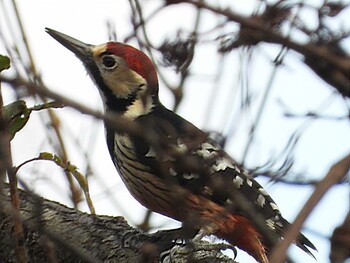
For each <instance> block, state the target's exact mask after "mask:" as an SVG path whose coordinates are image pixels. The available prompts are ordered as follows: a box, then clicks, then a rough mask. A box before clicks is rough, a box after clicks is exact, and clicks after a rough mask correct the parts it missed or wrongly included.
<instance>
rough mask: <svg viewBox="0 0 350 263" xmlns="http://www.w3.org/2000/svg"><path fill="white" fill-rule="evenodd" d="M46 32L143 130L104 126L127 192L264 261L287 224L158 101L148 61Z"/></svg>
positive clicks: (249, 180) (110, 45)
mask: <svg viewBox="0 0 350 263" xmlns="http://www.w3.org/2000/svg"><path fill="white" fill-rule="evenodd" d="M46 32H47V33H48V34H49V35H50V36H51V37H53V38H54V39H55V40H57V41H58V42H59V43H60V44H62V45H63V46H64V47H65V48H67V49H68V50H70V51H71V52H73V53H74V54H75V55H76V56H77V57H78V59H79V60H80V61H81V62H82V63H83V65H84V66H85V68H86V70H87V72H88V74H89V75H90V77H91V78H92V80H93V81H94V82H95V84H96V86H97V88H98V90H99V92H100V95H101V98H102V101H103V105H104V108H105V111H106V112H112V113H115V114H118V115H119V116H121V117H123V118H124V119H125V120H128V121H129V122H131V123H135V124H136V125H138V126H137V127H141V132H139V133H138V134H136V133H135V134H132V133H127V132H122V131H118V129H115V128H113V127H110V126H109V125H108V124H106V125H105V129H106V142H107V146H108V149H109V153H110V156H111V159H112V161H113V163H114V165H115V167H116V170H117V171H118V173H119V175H120V176H121V179H122V181H123V182H124V184H125V185H126V187H127V189H128V190H129V192H130V193H131V195H132V196H133V197H134V198H135V199H136V200H137V201H138V202H139V203H141V204H142V205H143V206H145V207H146V208H148V209H150V210H152V211H154V212H157V213H160V214H162V215H165V216H167V217H170V218H173V219H175V220H178V221H180V222H182V223H183V225H186V224H187V225H188V226H190V227H191V228H193V229H195V230H197V231H198V234H197V237H198V236H205V235H214V236H216V237H218V238H220V239H223V240H225V241H227V242H228V243H230V244H231V245H233V246H236V247H238V248H240V249H242V250H244V251H246V252H247V253H248V254H250V255H251V256H252V257H253V258H254V259H255V260H256V261H257V262H261V263H268V262H269V259H268V257H269V252H271V250H272V248H273V246H274V245H275V244H277V243H278V242H279V241H280V240H281V239H283V232H284V231H285V229H286V228H288V226H289V225H290V223H289V222H288V221H287V220H286V219H285V218H283V216H282V214H281V212H280V210H279V208H278V206H277V204H276V203H275V202H274V201H273V199H272V198H271V197H270V195H269V194H268V193H267V192H266V191H265V190H264V188H263V187H262V186H261V185H260V184H259V183H258V182H257V181H256V180H255V179H254V178H253V177H252V176H251V175H250V174H249V172H247V170H245V169H244V168H243V167H241V166H240V165H239V164H238V162H236V161H235V160H234V159H233V158H231V157H230V156H229V155H228V154H227V153H226V152H225V150H224V149H223V148H222V147H221V146H220V145H219V144H218V143H217V142H216V141H215V140H213V139H212V138H211V137H210V136H209V135H208V133H206V132H204V131H202V130H201V129H199V128H197V127H196V126H195V125H193V124H192V123H190V122H188V121H187V120H185V119H184V118H182V117H181V116H179V115H178V114H176V113H175V112H173V111H171V110H169V109H167V108H166V107H165V106H163V104H162V103H161V101H160V100H159V96H158V91H159V82H158V76H157V72H156V67H155V65H154V64H153V62H152V60H151V59H150V58H149V57H148V56H147V55H146V54H145V53H144V52H142V51H141V50H139V49H137V48H135V47H133V46H131V45H128V44H125V43H121V42H113V41H110V42H107V43H104V44H100V45H91V44H86V43H84V42H82V41H80V40H77V39H75V38H73V37H70V36H68V35H66V34H63V33H61V32H58V31H56V30H53V29H49V28H46ZM142 134H147V135H148V137H147V138H152V139H153V140H147V139H146V136H142ZM294 244H295V245H297V246H298V247H299V248H300V249H302V250H303V251H304V252H306V253H307V254H309V255H311V256H313V254H312V253H311V251H310V249H312V250H317V249H316V247H315V246H314V245H313V243H312V242H311V241H310V240H309V239H307V238H306V237H305V236H304V235H303V234H301V233H299V236H298V238H297V239H296V240H295V241H294Z"/></svg>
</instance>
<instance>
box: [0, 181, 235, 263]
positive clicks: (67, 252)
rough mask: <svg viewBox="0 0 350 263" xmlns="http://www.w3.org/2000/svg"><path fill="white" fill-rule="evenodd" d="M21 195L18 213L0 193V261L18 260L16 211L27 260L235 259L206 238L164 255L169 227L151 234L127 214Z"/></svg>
mask: <svg viewBox="0 0 350 263" xmlns="http://www.w3.org/2000/svg"><path fill="white" fill-rule="evenodd" d="M19 197H20V200H21V204H20V206H21V211H20V215H18V214H16V213H15V212H14V211H13V209H12V206H11V203H10V198H9V196H8V193H7V188H6V187H5V196H4V195H2V197H1V203H0V204H1V207H0V263H2V262H16V251H17V250H16V243H15V240H16V238H15V237H16V235H15V233H14V220H13V219H14V216H20V218H21V220H22V222H23V228H24V235H25V244H23V245H24V246H25V248H26V250H27V254H28V255H27V256H28V261H29V262H65V263H70V262H120V263H124V262H160V260H162V261H163V262H234V261H233V260H231V259H229V258H227V257H225V256H223V255H222V254H221V253H220V252H219V251H220V249H216V250H213V248H214V247H213V246H211V245H208V243H206V242H200V243H199V245H197V244H196V245H195V246H191V247H192V249H190V251H189V250H188V249H185V250H184V247H183V246H178V249H175V250H174V249H172V250H169V253H168V252H165V255H166V256H164V257H160V255H161V254H162V252H163V254H164V251H167V250H168V249H170V248H171V247H172V246H173V243H172V236H171V235H170V233H169V232H159V233H157V234H153V235H148V234H145V233H142V232H141V231H139V230H137V229H135V228H132V227H131V226H129V225H128V223H127V222H126V221H125V219H124V218H123V217H111V216H101V215H96V216H94V215H90V214H87V213H83V212H80V211H77V210H75V209H72V208H68V207H66V206H64V205H62V204H59V203H57V202H53V201H49V200H46V199H43V198H41V197H38V196H36V195H34V194H32V193H29V192H25V191H21V190H19ZM177 251H179V252H177ZM170 252H171V253H170ZM170 255H171V257H170Z"/></svg>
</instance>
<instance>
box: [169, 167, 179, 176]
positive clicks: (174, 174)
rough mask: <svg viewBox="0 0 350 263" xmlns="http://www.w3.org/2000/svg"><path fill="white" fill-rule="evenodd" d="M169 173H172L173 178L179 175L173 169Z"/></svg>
mask: <svg viewBox="0 0 350 263" xmlns="http://www.w3.org/2000/svg"><path fill="white" fill-rule="evenodd" d="M169 173H170V174H171V175H172V176H176V175H177V172H176V171H175V170H174V169H173V168H172V167H170V169H169Z"/></svg>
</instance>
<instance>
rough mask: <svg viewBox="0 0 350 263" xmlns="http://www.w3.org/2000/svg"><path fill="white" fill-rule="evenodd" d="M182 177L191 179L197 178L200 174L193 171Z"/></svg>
mask: <svg viewBox="0 0 350 263" xmlns="http://www.w3.org/2000/svg"><path fill="white" fill-rule="evenodd" d="M182 177H183V178H184V179H186V180H191V179H196V178H198V174H193V173H190V174H187V173H185V174H183V175H182Z"/></svg>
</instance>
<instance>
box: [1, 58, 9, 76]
mask: <svg viewBox="0 0 350 263" xmlns="http://www.w3.org/2000/svg"><path fill="white" fill-rule="evenodd" d="M9 68H10V58H9V57H7V56H3V55H1V54H0V72H1V71H3V70H5V69H9Z"/></svg>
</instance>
